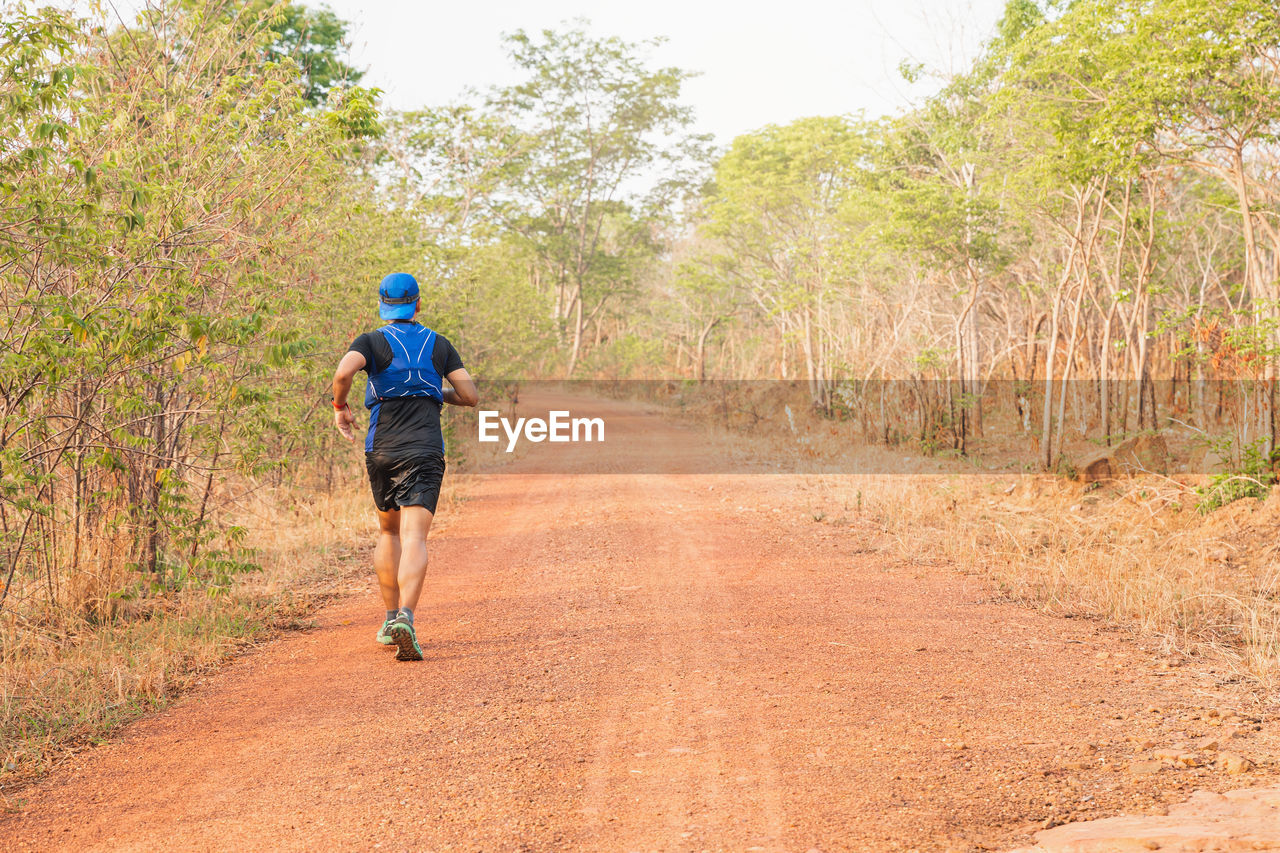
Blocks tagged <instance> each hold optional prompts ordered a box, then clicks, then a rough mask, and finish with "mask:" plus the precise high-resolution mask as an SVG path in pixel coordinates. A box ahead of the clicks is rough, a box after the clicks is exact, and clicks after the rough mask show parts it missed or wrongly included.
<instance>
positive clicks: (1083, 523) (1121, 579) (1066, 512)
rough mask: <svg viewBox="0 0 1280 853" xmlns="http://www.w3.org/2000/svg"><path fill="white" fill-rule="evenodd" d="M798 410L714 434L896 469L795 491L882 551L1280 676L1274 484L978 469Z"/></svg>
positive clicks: (1172, 647)
mask: <svg viewBox="0 0 1280 853" xmlns="http://www.w3.org/2000/svg"><path fill="white" fill-rule="evenodd" d="M796 411H797V417H796V420H795V421H793V423H795V427H794V428H793V427H792V425H791V424H784V423H780V422H773V423H765V422H761V423H753V424H752V425H751V427H750V431H749V434H743V432H741V431H738V430H732V431H726V430H724V429H722V428H719V427H712V432H713V433H715V434H716V435H718V438H717V439H716V443H718V444H719V445H720V446H721V448H722V449H723V450H725V451H726V452H729V453H732V454H734V455H739V456H741V455H743V454H745V455H747V456H755V457H760V458H777V455H778V452H779V451H778V448H779V447H786V448H787V452H794V453H799V454H811V455H814V456H815V457H817V458H818V459H822V458H830V459H838V460H840V462H841V465H842V467H844V468H845V470H853V471H897V472H900V473H894V474H876V475H873V474H848V475H828V474H821V475H818V474H815V475H809V476H807V477H805V478H804V479H805V481H806V482H807V484H808V486H809V494H808V496H807V497H806V500H807V501H808V502H809V503H808V506H809V507H810V508H811V510H812V511H813V513H814V517H815V518H823V519H824V520H825V521H827V522H831V521H833V520H838V519H841V518H843V519H844V520H846V521H848V522H849V523H851V524H854V525H856V526H857V527H860V528H863V529H866V527H870V528H871V529H872V530H873V531H874V532H873V533H872V534H871V535H872V536H874V537H875V538H876V539H877V543H876V544H877V545H878V546H879V547H881V548H882V549H883V550H885V551H886V552H888V553H891V554H895V555H897V556H899V557H902V558H904V559H909V560H912V561H915V562H919V563H924V564H930V565H941V564H946V565H950V566H954V567H956V568H958V569H960V570H961V571H965V572H971V573H977V574H982V575H985V576H987V577H990V578H992V579H993V580H994V581H995V582H996V583H997V584H998V586H999V588H1000V590H1001V591H1002V592H1003V593H1004V594H1005V595H1007V596H1008V597H1009V598H1011V599H1015V600H1018V601H1022V602H1026V603H1029V604H1032V605H1034V606H1036V607H1039V608H1042V609H1044V610H1046V611H1047V612H1050V613H1053V614H1056V615H1063V616H1072V617H1088V618H1098V619H1103V620H1106V621H1107V622H1109V623H1111V624H1114V625H1120V626H1125V627H1128V628H1131V629H1133V630H1135V631H1139V632H1143V633H1145V634H1147V635H1148V636H1155V637H1158V638H1160V639H1161V640H1162V644H1163V645H1164V647H1165V648H1166V651H1167V652H1168V653H1170V654H1171V655H1173V656H1174V657H1175V658H1177V657H1181V656H1184V655H1200V656H1206V657H1208V658H1210V659H1212V660H1213V661H1214V666H1215V667H1217V668H1219V669H1226V670H1227V671H1228V672H1229V673H1230V676H1229V678H1228V680H1235V681H1238V682H1240V683H1242V684H1245V685H1247V686H1250V687H1253V688H1256V689H1260V690H1264V691H1273V690H1274V689H1275V688H1276V687H1277V686H1280V556H1278V555H1280V540H1277V538H1276V536H1275V531H1276V530H1277V528H1280V488H1277V489H1276V490H1273V491H1272V493H1271V496H1270V497H1269V498H1267V499H1265V500H1259V499H1244V500H1239V501H1236V502H1234V503H1232V504H1229V505H1227V506H1226V507H1223V508H1221V509H1218V510H1216V511H1214V512H1211V513H1208V514H1201V513H1199V512H1198V511H1197V510H1196V504H1197V503H1198V502H1199V500H1200V498H1199V496H1198V495H1197V494H1196V493H1195V488H1196V486H1200V485H1203V484H1204V483H1205V481H1206V480H1207V478H1205V477H1196V476H1190V475H1187V476H1180V477H1178V478H1176V479H1174V478H1168V477H1160V476H1155V475H1152V476H1150V477H1148V478H1143V479H1134V480H1123V481H1115V482H1112V483H1110V484H1107V485H1104V486H1102V487H1101V488H1090V487H1086V486H1084V485H1082V484H1080V483H1077V482H1074V481H1069V480H1065V479H1063V478H1061V477H1056V476H1052V475H1044V474H1021V473H1007V474H1002V473H997V472H996V471H994V470H990V469H991V468H993V467H994V466H991V465H990V464H988V466H987V467H988V470H985V471H980V470H978V469H976V468H974V467H972V466H970V465H968V464H967V463H965V462H964V461H962V460H956V459H942V458H937V457H929V456H923V455H921V454H920V453H919V452H918V451H913V450H911V449H910V448H909V447H905V446H904V447H902V448H898V449H889V448H884V447H882V446H880V447H860V448H857V449H851V447H854V446H855V445H856V441H857V440H856V438H855V437H854V436H852V435H850V434H848V431H843V430H841V429H839V428H833V425H832V424H831V422H830V421H824V420H819V419H817V418H814V417H812V416H810V415H807V414H806V415H805V416H804V419H803V420H801V418H800V415H799V412H800V411H801V410H799V409H797V410H796ZM703 420H704V422H706V419H705V418H704V419H703ZM988 463H990V460H988ZM1011 467H1012V466H1011Z"/></svg>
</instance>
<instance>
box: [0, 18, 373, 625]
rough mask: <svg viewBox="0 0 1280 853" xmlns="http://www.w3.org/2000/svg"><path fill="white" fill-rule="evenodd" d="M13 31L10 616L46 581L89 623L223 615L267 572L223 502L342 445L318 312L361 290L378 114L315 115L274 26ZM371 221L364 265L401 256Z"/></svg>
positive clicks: (6, 80)
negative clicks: (190, 609) (339, 248)
mask: <svg viewBox="0 0 1280 853" xmlns="http://www.w3.org/2000/svg"><path fill="white" fill-rule="evenodd" d="M262 8H265V7H262ZM271 14H273V13H271ZM286 17H287V15H286ZM295 20H300V19H297V18H296V16H295ZM0 27H2V29H0V36H2V38H0V96H2V97H3V98H4V100H5V102H4V109H3V110H0V134H3V136H4V137H5V138H6V139H7V140H9V141H10V142H9V144H6V145H5V146H4V147H3V148H0V305H2V306H3V311H2V312H0V313H2V314H3V316H4V318H5V320H4V324H5V333H4V335H3V337H2V339H0V404H2V405H0V448H3V449H2V450H0V556H2V557H3V562H2V563H0V580H2V581H3V584H4V587H3V593H0V604H3V603H9V604H12V602H13V599H12V598H11V597H10V596H11V594H13V593H14V590H15V588H16V589H17V590H19V592H18V593H17V595H18V596H19V597H20V598H22V599H25V598H26V597H28V596H29V595H30V592H31V588H28V587H27V583H28V582H29V581H32V580H33V579H35V578H37V577H39V576H40V574H42V573H43V574H46V575H48V576H50V577H52V576H54V575H55V574H56V575H57V576H59V577H67V578H72V579H75V578H82V577H87V576H90V575H93V576H95V577H97V578H99V581H100V582H99V581H96V582H95V583H94V584H91V585H89V586H86V585H85V583H81V582H80V581H78V580H77V581H75V582H74V583H71V582H69V583H68V584H67V585H66V586H61V585H58V586H55V585H53V584H48V585H46V586H47V588H46V589H45V590H44V596H45V598H46V599H47V602H46V603H47V604H48V605H50V606H53V607H68V608H71V609H73V610H79V611H81V612H85V613H93V612H96V611H98V610H100V609H102V608H103V607H105V606H106V602H107V601H108V600H109V597H110V596H111V595H112V594H113V593H115V592H118V591H119V590H121V589H128V588H134V587H135V586H136V588H138V589H142V590H146V591H149V593H157V594H158V593H160V592H164V591H166V590H172V589H175V588H179V587H182V586H186V585H192V584H194V585H198V586H200V587H202V588H204V589H207V590H208V591H210V592H211V593H217V592H220V591H225V589H226V588H227V587H228V585H229V583H230V581H231V579H232V578H233V577H234V576H235V575H237V574H239V573H242V572H244V571H247V570H250V569H251V568H252V566H253V561H252V555H251V554H248V553H246V552H245V551H244V550H243V548H242V547H241V546H240V544H239V540H238V534H237V532H236V531H235V530H234V529H232V528H228V527H226V526H225V525H224V524H222V523H220V520H221V513H222V512H223V510H224V508H225V506H226V505H227V502H228V496H227V482H228V480H229V478H232V477H247V478H258V477H263V476H273V477H278V476H280V474H281V472H282V471H283V470H284V467H285V465H286V464H287V461H288V460H289V459H290V458H291V457H290V452H289V451H290V450H294V451H296V450H297V449H298V448H299V447H300V446H307V447H312V448H314V447H324V446H325V443H326V441H327V440H329V439H327V438H324V437H322V436H327V435H328V433H327V432H326V433H317V432H316V431H315V429H314V426H315V424H314V423H312V424H310V425H308V420H309V418H310V417H311V413H312V412H313V411H316V409H315V406H314V396H313V392H311V391H309V390H304V389H305V388H307V386H310V387H314V386H315V383H316V382H317V379H318V375H319V374H320V373H321V372H322V371H323V368H321V367H320V366H319V365H318V364H317V363H316V362H315V360H314V359H313V355H314V353H315V352H316V351H317V350H324V351H329V350H331V349H333V348H334V344H333V338H332V337H330V336H329V335H331V334H333V332H332V331H331V330H332V324H331V321H330V320H329V319H328V318H326V317H323V316H321V315H320V314H319V309H318V306H319V305H323V306H325V307H330V305H329V300H328V299H327V298H316V297H317V291H323V292H324V293H326V294H328V293H335V294H336V293H337V292H339V291H340V289H341V283H340V282H337V281H334V282H333V284H332V285H326V286H323V287H317V283H323V282H326V281H327V280H328V279H327V276H331V275H335V274H343V273H344V272H345V271H346V270H345V269H344V267H343V263H345V262H346V261H345V260H343V259H339V258H335V257H331V256H329V255H328V252H329V251H330V250H331V249H332V248H333V247H335V246H336V245H337V244H340V243H341V235H342V234H343V233H344V231H345V230H346V229H349V228H351V227H352V225H353V223H355V222H358V221H359V220H360V207H359V193H358V192H355V191H353V190H352V189H351V187H350V186H349V176H350V175H351V173H352V169H353V164H352V161H351V160H350V157H351V154H352V138H353V137H362V136H368V135H370V134H371V133H373V132H376V129H377V123H378V117H377V112H376V105H375V103H374V100H373V98H374V94H375V93H372V92H366V91H363V90H359V89H353V88H348V89H344V90H342V91H341V93H340V94H338V93H337V90H333V91H334V95H333V97H332V98H331V99H330V101H329V102H328V103H327V105H326V106H324V107H323V108H321V109H319V110H317V109H315V108H314V107H313V105H312V103H311V101H310V100H309V99H308V93H307V90H305V89H303V88H302V85H301V83H300V82H299V78H298V76H297V73H296V66H294V65H293V63H292V62H290V61H283V62H277V61H274V59H273V58H272V56H271V53H270V51H271V49H272V45H275V44H277V39H278V35H277V32H276V31H274V30H272V29H271V28H270V20H269V18H268V12H265V11H264V12H263V13H262V14H257V13H254V12H252V10H248V9H246V8H245V7H241V6H238V5H230V6H219V5H217V4H201V3H182V4H177V3H175V4H172V5H168V6H149V7H147V8H145V9H144V10H143V13H142V14H141V15H140V16H139V19H138V23H137V24H136V26H135V27H133V28H131V29H130V30H129V31H127V32H126V31H122V30H116V31H107V30H106V29H105V28H104V27H102V26H99V25H97V24H96V23H94V22H90V21H84V20H78V19H76V18H74V17H72V16H71V15H70V14H68V13H65V12H59V11H55V10H49V9H46V10H41V11H39V12H35V13H23V14H19V15H16V16H14V17H12V18H10V19H7V20H5V21H4V22H3V24H0ZM175 45H179V46H180V47H181V50H174V46H175ZM257 51H265V53H259V52H257ZM246 57H252V58H253V60H254V61H252V62H249V63H246ZM264 57H265V58H264ZM313 82H314V81H313ZM374 216H375V217H376V218H378V219H379V220H380V221H379V223H378V225H376V226H373V227H370V228H369V229H368V234H369V235H371V236H366V238H365V239H364V240H363V241H362V244H361V246H360V247H359V248H358V249H356V250H352V251H350V253H349V255H346V256H344V257H345V258H349V260H351V261H360V260H366V259H368V258H369V257H370V256H371V255H374V254H379V253H384V252H385V251H386V248H385V247H387V244H388V241H389V240H391V239H392V236H393V235H394V234H395V231H394V229H393V228H391V227H389V223H388V222H387V221H386V219H385V218H384V217H383V214H382V213H381V212H378V213H376V214H374ZM368 275H370V276H372V275H373V272H372V271H370V272H369V273H368ZM371 290H372V288H370V292H371ZM344 297H345V298H349V296H346V295H345V294H344ZM311 318H314V320H315V322H314V323H313V324H312V327H311V328H308V319H311ZM326 413H327V412H326ZM135 581H136V583H135ZM29 604H30V602H28V605H29Z"/></svg>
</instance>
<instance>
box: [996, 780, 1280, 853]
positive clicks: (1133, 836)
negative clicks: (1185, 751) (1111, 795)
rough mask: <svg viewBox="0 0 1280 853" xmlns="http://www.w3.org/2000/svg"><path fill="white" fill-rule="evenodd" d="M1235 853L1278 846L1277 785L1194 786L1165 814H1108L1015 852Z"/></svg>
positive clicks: (1039, 836)
mask: <svg viewBox="0 0 1280 853" xmlns="http://www.w3.org/2000/svg"><path fill="white" fill-rule="evenodd" d="M1140 850H1161V851H1164V853H1208V851H1213V853H1234V851H1237V850H1249V851H1258V850H1274V851H1280V788H1244V789H1241V790H1238V791H1228V792H1227V793H1225V794H1215V793H1213V792H1211V791H1197V792H1195V793H1194V794H1192V795H1191V799H1190V800H1188V801H1187V802H1185V803H1182V804H1180V805H1176V806H1173V807H1172V808H1170V809H1169V814H1168V815H1167V816H1164V817H1110V818H1105V819H1103V820H1090V821H1084V822H1082V823H1069V824H1064V825H1063V826H1057V827H1054V828H1053V829H1046V830H1044V831H1042V832H1038V833H1036V845H1035V846H1034V847H1028V848H1024V849H1022V850H1019V851H1013V853H1126V851H1140Z"/></svg>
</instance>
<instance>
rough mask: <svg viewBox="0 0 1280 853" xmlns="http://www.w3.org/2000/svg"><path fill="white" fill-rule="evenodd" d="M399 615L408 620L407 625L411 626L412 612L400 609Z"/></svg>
mask: <svg viewBox="0 0 1280 853" xmlns="http://www.w3.org/2000/svg"><path fill="white" fill-rule="evenodd" d="M400 615H401V616H403V617H404V618H406V619H408V620H409V624H410V625H412V624H413V611H412V610H410V609H409V608H407V607H401V608H400Z"/></svg>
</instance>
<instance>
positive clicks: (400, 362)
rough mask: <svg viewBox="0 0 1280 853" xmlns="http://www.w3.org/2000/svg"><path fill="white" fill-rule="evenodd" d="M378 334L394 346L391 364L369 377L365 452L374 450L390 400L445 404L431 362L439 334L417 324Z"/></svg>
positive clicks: (385, 329)
mask: <svg viewBox="0 0 1280 853" xmlns="http://www.w3.org/2000/svg"><path fill="white" fill-rule="evenodd" d="M379 331H380V332H381V333H382V336H383V337H384V338H386V340H387V343H388V344H390V345H391V364H389V365H387V368H386V369H385V370H382V371H379V372H378V373H376V374H373V375H372V376H370V377H369V384H368V385H367V386H366V387H365V392H364V405H365V408H367V409H369V433H368V436H367V437H366V438H365V443H364V448H365V450H373V436H374V433H375V432H376V431H377V427H378V409H379V408H381V406H382V404H383V403H384V402H385V401H387V400H401V399H404V398H406V397H429V398H430V399H432V400H435V401H436V402H437V403H442V402H444V390H443V384H442V382H441V379H440V374H439V373H438V372H437V371H436V366H435V362H434V360H433V358H432V356H433V354H434V352H435V347H436V333H435V332H433V331H431V330H430V329H428V328H426V327H425V326H420V325H418V324H417V323H388V324H387V325H386V326H383V327H382V328H381V329H379Z"/></svg>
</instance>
